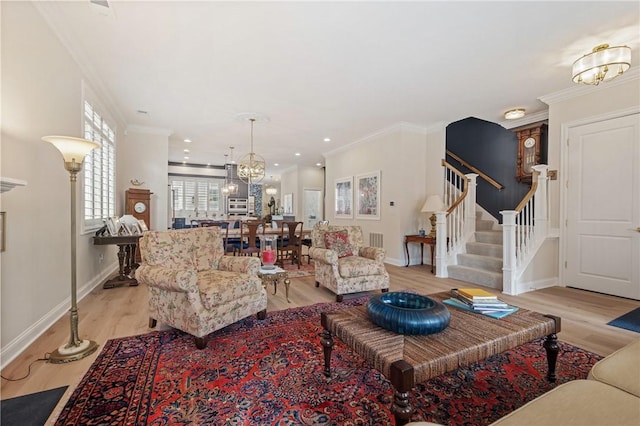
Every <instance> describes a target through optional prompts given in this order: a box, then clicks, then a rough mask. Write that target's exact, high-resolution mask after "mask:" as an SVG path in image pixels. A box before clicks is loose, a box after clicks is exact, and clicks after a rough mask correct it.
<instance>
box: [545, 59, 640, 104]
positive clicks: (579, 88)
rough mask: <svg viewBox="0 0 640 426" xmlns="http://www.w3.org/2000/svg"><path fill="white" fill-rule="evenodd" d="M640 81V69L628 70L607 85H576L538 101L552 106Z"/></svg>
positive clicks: (606, 83)
mask: <svg viewBox="0 0 640 426" xmlns="http://www.w3.org/2000/svg"><path fill="white" fill-rule="evenodd" d="M638 79H640V67H634V68H630V69H629V70H627V72H625V73H624V74H622V75H621V76H619V77H616V78H614V79H613V80H610V81H607V82H605V83H600V84H599V85H597V86H590V85H585V84H580V85H575V86H573V87H569V88H567V89H564V90H560V91H558V92H554V93H550V94H548V95H544V96H540V97H539V98H538V99H539V100H540V101H542V102H544V103H545V104H547V105H551V104H555V103H558V102H564V101H567V100H569V99H573V98H578V97H580V96H584V95H587V94H590V93H593V92H597V91H599V90H605V89H608V88H610V87H615V86H619V85H621V84H626V83H628V82H630V81H633V80H638Z"/></svg>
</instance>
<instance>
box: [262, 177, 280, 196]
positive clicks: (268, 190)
mask: <svg viewBox="0 0 640 426" xmlns="http://www.w3.org/2000/svg"><path fill="white" fill-rule="evenodd" d="M264 192H265V193H266V194H267V195H271V196H273V195H276V194H277V193H278V188H276V187H275V186H273V176H271V184H269V185H267V186H266V188H265V190H264Z"/></svg>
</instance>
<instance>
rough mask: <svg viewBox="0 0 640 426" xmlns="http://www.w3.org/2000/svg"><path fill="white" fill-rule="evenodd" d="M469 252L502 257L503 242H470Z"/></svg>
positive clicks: (468, 245)
mask: <svg viewBox="0 0 640 426" xmlns="http://www.w3.org/2000/svg"><path fill="white" fill-rule="evenodd" d="M467 253H471V254H480V255H482V256H490V257H498V258H500V259H502V244H490V243H479V242H476V241H472V242H468V243H467Z"/></svg>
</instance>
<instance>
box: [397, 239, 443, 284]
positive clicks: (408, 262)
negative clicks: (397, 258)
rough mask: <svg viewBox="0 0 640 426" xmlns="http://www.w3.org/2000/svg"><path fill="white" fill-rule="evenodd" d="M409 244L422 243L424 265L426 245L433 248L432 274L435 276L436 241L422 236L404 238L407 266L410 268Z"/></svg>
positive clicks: (421, 258) (422, 262) (421, 255)
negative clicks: (434, 253)
mask: <svg viewBox="0 0 640 426" xmlns="http://www.w3.org/2000/svg"><path fill="white" fill-rule="evenodd" d="M409 243H420V264H421V265H424V261H423V255H424V245H425V244H429V247H431V273H432V274H433V270H434V266H435V265H434V262H433V251H434V248H435V246H436V239H435V238H434V237H430V236H428V235H426V236H424V237H421V236H420V235H405V236H404V250H405V252H406V253H407V264H406V265H405V266H409V264H410V263H411V262H410V258H409Z"/></svg>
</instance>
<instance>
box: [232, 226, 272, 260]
mask: <svg viewBox="0 0 640 426" xmlns="http://www.w3.org/2000/svg"><path fill="white" fill-rule="evenodd" d="M264 226H265V225H264V222H263V221H262V220H247V221H243V222H242V223H241V224H240V242H239V244H238V246H237V247H236V248H235V252H236V253H238V255H243V256H253V255H254V253H255V254H257V255H260V242H259V240H258V238H259V237H258V236H259V234H262V235H264Z"/></svg>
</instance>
